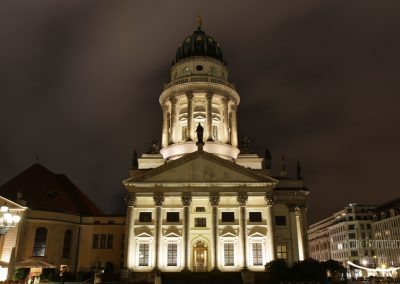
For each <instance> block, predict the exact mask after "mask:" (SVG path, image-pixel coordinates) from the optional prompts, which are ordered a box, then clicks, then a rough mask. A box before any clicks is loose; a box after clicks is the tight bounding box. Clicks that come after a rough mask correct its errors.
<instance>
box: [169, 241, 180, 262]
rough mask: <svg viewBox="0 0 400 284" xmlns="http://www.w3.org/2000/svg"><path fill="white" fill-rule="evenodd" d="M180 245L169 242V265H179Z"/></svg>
mask: <svg viewBox="0 0 400 284" xmlns="http://www.w3.org/2000/svg"><path fill="white" fill-rule="evenodd" d="M177 256H178V245H177V244H168V266H176V265H177V258H178V257H177Z"/></svg>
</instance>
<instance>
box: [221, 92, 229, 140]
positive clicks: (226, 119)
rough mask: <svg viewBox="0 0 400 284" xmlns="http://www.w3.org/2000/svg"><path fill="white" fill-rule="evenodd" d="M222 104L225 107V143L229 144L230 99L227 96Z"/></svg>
mask: <svg viewBox="0 0 400 284" xmlns="http://www.w3.org/2000/svg"><path fill="white" fill-rule="evenodd" d="M222 104H223V106H224V124H223V125H224V136H225V137H224V139H225V140H224V143H229V141H230V139H229V114H228V111H229V109H228V104H229V98H228V97H227V96H226V97H224V98H222Z"/></svg>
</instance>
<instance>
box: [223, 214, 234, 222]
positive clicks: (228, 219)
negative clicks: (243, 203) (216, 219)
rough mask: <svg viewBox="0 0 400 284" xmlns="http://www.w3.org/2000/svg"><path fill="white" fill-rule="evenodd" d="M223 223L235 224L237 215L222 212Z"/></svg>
mask: <svg viewBox="0 0 400 284" xmlns="http://www.w3.org/2000/svg"><path fill="white" fill-rule="evenodd" d="M222 222H235V213H233V212H222Z"/></svg>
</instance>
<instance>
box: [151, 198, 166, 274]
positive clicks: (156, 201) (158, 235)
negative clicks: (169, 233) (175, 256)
mask: <svg viewBox="0 0 400 284" xmlns="http://www.w3.org/2000/svg"><path fill="white" fill-rule="evenodd" d="M153 200H154V206H155V207H156V216H155V220H154V222H155V234H154V235H155V240H154V241H155V244H154V258H153V259H154V269H155V270H160V267H161V260H160V257H159V256H160V253H161V251H160V243H161V228H162V218H161V207H162V204H163V202H164V194H163V193H162V192H155V193H154V196H153Z"/></svg>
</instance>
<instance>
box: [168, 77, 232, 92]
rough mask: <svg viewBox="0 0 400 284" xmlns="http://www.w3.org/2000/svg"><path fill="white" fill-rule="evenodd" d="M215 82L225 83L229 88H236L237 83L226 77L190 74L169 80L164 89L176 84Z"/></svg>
mask: <svg viewBox="0 0 400 284" xmlns="http://www.w3.org/2000/svg"><path fill="white" fill-rule="evenodd" d="M203 82H205V83H214V84H220V85H224V86H228V87H229V88H232V89H235V85H234V84H231V83H229V82H228V81H226V80H224V79H220V78H217V77H212V76H188V77H184V78H180V79H177V80H174V81H171V82H169V83H168V84H167V83H166V84H164V90H166V89H168V88H170V87H172V86H176V85H180V84H186V83H203Z"/></svg>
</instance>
